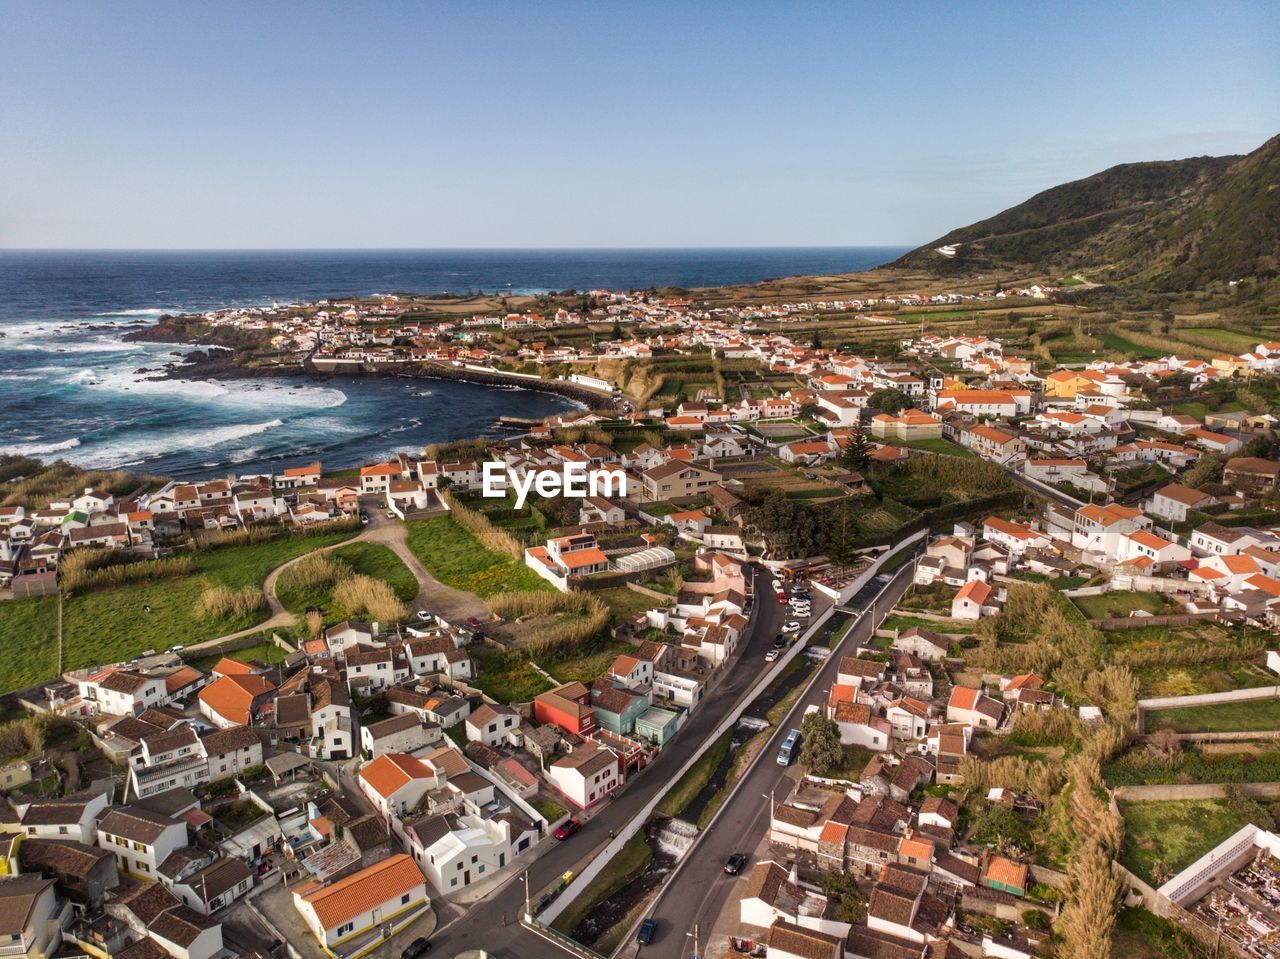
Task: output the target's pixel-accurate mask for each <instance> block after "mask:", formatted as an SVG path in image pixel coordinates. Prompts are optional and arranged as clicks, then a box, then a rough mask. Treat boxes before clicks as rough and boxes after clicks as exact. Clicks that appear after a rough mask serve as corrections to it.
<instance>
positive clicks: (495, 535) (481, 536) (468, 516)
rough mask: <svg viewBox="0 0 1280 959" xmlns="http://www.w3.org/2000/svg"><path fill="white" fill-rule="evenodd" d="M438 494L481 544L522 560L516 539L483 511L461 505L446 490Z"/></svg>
mask: <svg viewBox="0 0 1280 959" xmlns="http://www.w3.org/2000/svg"><path fill="white" fill-rule="evenodd" d="M440 495H441V497H442V498H443V499H444V501H445V503H447V504H448V506H449V509H450V510H451V511H452V513H453V518H454V521H455V522H456V523H457V524H458V525H459V526H461V527H462V528H463V529H465V530H466V531H467V532H468V533H470V534H471V535H472V536H474V537H475V538H476V540H477V541H478V542H479V543H480V545H481V546H483V547H484V548H485V549H487V550H492V551H493V552H495V553H499V554H502V555H504V556H510V557H511V558H512V559H514V560H517V561H519V562H523V561H524V547H523V546H522V545H521V544H520V541H519V540H518V539H516V538H515V537H514V536H512V535H511V534H510V533H509V532H507V531H506V530H505V529H499V528H498V527H496V526H494V525H493V523H491V522H489V517H487V516H485V515H484V514H483V513H480V512H477V511H476V510H473V509H470V508H468V507H466V506H463V505H462V503H460V502H458V499H457V497H456V496H453V495H451V494H450V493H448V492H443V493H441V494H440Z"/></svg>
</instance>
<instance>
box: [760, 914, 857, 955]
mask: <svg viewBox="0 0 1280 959" xmlns="http://www.w3.org/2000/svg"><path fill="white" fill-rule="evenodd" d="M765 942H766V944H767V945H768V949H769V951H770V952H774V951H775V950H777V951H780V952H785V953H789V954H790V955H793V956H801V957H802V959H842V957H843V955H844V942H843V941H842V940H840V939H838V938H836V937H835V936H829V935H827V934H826V933H823V932H817V931H815V930H813V929H805V928H804V927H803V926H797V925H794V924H792V923H789V922H787V921H786V920H785V919H778V920H775V921H774V923H773V925H772V926H770V927H769V932H768V934H767V936H766V938H765Z"/></svg>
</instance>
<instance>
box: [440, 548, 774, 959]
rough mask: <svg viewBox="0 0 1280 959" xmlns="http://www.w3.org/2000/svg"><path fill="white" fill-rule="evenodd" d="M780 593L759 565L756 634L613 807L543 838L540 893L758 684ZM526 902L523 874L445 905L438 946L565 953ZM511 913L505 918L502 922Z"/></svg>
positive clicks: (666, 782) (443, 952)
mask: <svg viewBox="0 0 1280 959" xmlns="http://www.w3.org/2000/svg"><path fill="white" fill-rule="evenodd" d="M773 593H774V587H773V583H772V580H771V578H770V577H769V576H768V575H767V574H766V573H764V572H762V571H760V572H757V574H756V583H755V594H756V597H757V599H756V605H755V611H754V613H753V618H752V620H751V625H750V626H749V628H748V635H747V638H746V641H745V642H743V643H742V644H741V645H740V646H739V647H738V651H737V653H736V654H735V655H736V657H737V658H736V659H735V660H733V661H731V662H729V663H726V664H724V666H722V667H721V670H722V672H723V675H724V678H723V679H721V681H720V683H719V685H717V686H716V687H715V689H713V690H712V691H711V692H709V693H708V694H707V695H706V696H705V697H704V698H703V700H702V703H701V704H700V705H699V706H698V707H697V708H696V709H695V710H694V711H693V713H692V714H691V715H690V718H689V721H688V722H687V723H686V724H685V726H684V728H683V729H681V731H680V733H679V735H678V736H677V737H676V739H675V740H674V741H673V742H672V744H671V745H670V746H669V747H668V748H667V749H664V750H662V751H661V752H660V753H659V754H658V758H657V759H655V760H654V761H653V764H652V765H650V766H649V767H648V768H647V769H644V770H642V771H641V772H640V773H638V774H637V775H636V776H635V778H633V779H632V780H631V781H630V782H628V783H627V785H626V787H625V788H624V789H623V790H622V791H621V792H620V793H619V794H618V795H617V797H616V798H615V799H613V800H611V801H610V802H609V804H608V805H607V806H606V807H605V808H603V809H601V810H600V811H599V812H598V813H596V814H595V815H593V816H592V817H591V818H590V819H588V820H586V821H585V822H584V823H583V826H582V829H581V831H580V832H578V833H577V834H576V835H575V836H573V837H572V838H571V839H568V840H566V841H564V842H557V841H556V840H555V839H547V840H546V841H545V842H544V843H542V844H541V845H540V846H539V848H538V854H537V858H535V859H533V860H532V861H531V862H530V863H529V866H528V870H529V889H530V891H531V892H532V893H533V895H535V896H536V895H537V894H538V891H539V890H541V889H542V888H543V887H545V886H547V885H549V884H550V883H551V882H553V881H554V880H555V879H556V878H557V877H558V876H560V875H561V874H562V873H564V872H565V871H566V870H568V869H573V868H576V867H577V865H578V860H579V859H581V858H582V857H583V855H584V854H585V851H586V850H589V849H591V848H592V847H603V846H604V844H605V843H606V842H608V834H609V832H610V830H614V831H617V830H620V829H621V828H622V826H623V824H625V823H627V822H629V821H630V820H631V819H632V818H634V817H635V816H636V815H638V814H639V812H640V811H641V809H643V807H644V806H645V805H646V804H647V803H648V802H649V800H650V799H652V798H653V797H654V795H656V794H658V793H661V792H664V791H665V790H667V789H669V788H670V787H671V786H672V785H673V783H674V782H675V774H676V772H677V771H678V770H679V768H680V766H681V765H683V764H684V762H685V761H686V760H687V759H688V757H689V755H690V754H691V753H692V752H693V751H694V750H695V749H696V748H697V746H698V745H699V744H700V743H702V742H703V740H705V739H706V738H707V737H708V736H710V735H711V734H712V733H713V732H714V731H715V728H716V727H717V726H718V725H719V724H720V722H721V721H722V720H723V719H724V717H725V715H726V714H727V713H728V712H729V711H730V710H731V709H732V708H733V706H734V705H735V704H736V703H737V702H738V700H740V699H742V698H743V697H744V696H745V695H746V694H747V693H748V692H749V691H750V690H751V688H752V687H753V686H754V685H755V684H756V682H757V681H758V680H759V678H760V676H761V674H762V673H763V672H764V671H765V669H766V667H767V666H768V665H769V664H768V663H766V662H765V659H764V656H765V653H766V652H767V651H768V650H769V649H770V648H771V647H772V645H773V639H774V637H775V636H776V635H777V634H778V633H779V632H780V631H781V629H782V624H783V622H784V621H785V619H786V618H787V617H786V616H785V609H786V608H785V607H784V606H782V605H781V604H779V603H778V602H777V601H776V600H775V599H774V597H773ZM523 910H524V882H523V880H522V879H521V878H520V877H519V876H518V875H517V876H513V877H512V878H511V879H510V880H508V881H507V882H506V884H505V885H503V886H502V887H501V888H499V889H498V890H497V891H496V892H494V893H491V894H490V895H489V896H487V897H486V898H485V899H484V900H483V901H482V902H478V903H473V904H470V905H468V906H466V907H465V912H463V913H462V915H461V916H460V917H459V918H456V919H455V918H454V915H456V913H457V912H458V909H457V908H456V907H452V906H451V907H448V908H447V910H446V909H443V908H442V909H441V910H440V912H441V926H440V928H439V929H437V931H436V934H435V935H434V936H432V937H431V942H432V946H433V953H432V954H433V955H436V956H454V955H457V954H458V953H461V952H464V951H466V950H469V949H477V948H482V949H485V950H486V951H488V952H489V953H490V954H492V955H494V956H497V957H500V959H517V957H518V959H541V957H544V956H545V957H553V956H554V957H558V959H563V956H564V955H565V953H564V951H562V950H561V949H559V948H558V947H556V946H554V945H552V944H551V943H549V942H547V941H545V940H544V939H542V938H541V937H539V936H537V935H535V934H534V933H531V932H529V931H528V930H525V929H522V928H521V927H520V926H519V925H517V924H516V919H517V917H518V916H519V915H520V913H521V912H522V911H523ZM504 917H505V919H506V921H507V924H506V925H505V926H504V925H502V919H503V918H504Z"/></svg>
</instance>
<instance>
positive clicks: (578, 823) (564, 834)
mask: <svg viewBox="0 0 1280 959" xmlns="http://www.w3.org/2000/svg"><path fill="white" fill-rule="evenodd" d="M581 828H582V820H580V819H566V820H565V821H564V822H562V823H561V824H560V825H559V826H557V827H556V838H557V839H568V838H569V837H570V836H572V835H573V834H574V833H575V832H577V831H578V830H579V829H581Z"/></svg>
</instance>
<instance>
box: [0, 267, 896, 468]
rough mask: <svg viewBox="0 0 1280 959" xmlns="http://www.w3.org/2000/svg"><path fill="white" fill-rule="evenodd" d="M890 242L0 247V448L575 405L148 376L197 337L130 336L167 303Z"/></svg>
mask: <svg viewBox="0 0 1280 959" xmlns="http://www.w3.org/2000/svg"><path fill="white" fill-rule="evenodd" d="M902 252H904V249H903V248H898V247H849V248H787V249H776V250H768V249H723V250H711V249H705V250H704V249H699V250H387V251H281V252H265V251H263V252H259V251H245V252H233V251H226V252H145V251H136V252H132V251H130V252H126V251H121V252H96V251H94V252H90V251H66V252H62V251H56V252H55V251H4V250H0V453H19V454H25V455H29V456H35V457H39V458H41V459H46V460H52V459H65V460H67V461H68V462H71V463H74V464H76V465H78V466H84V467H92V468H117V467H123V468H128V469H132V470H135V471H139V472H143V471H145V472H152V473H159V474H163V475H168V476H174V477H179V478H196V477H202V476H212V475H221V474H222V473H223V472H227V471H231V470H234V471H235V472H238V473H251V472H257V471H264V472H265V471H268V470H273V469H279V468H281V467H282V466H288V465H295V464H299V463H306V462H310V461H311V460H313V459H321V460H322V461H323V462H324V463H325V465H326V466H327V467H335V468H341V467H346V466H353V465H356V464H359V463H362V462H368V461H371V460H374V459H376V458H379V457H382V456H385V455H387V454H389V453H392V452H394V451H396V450H400V449H413V448H420V447H422V446H423V445H425V444H427V443H431V442H439V441H442V440H450V439H459V438H463V437H468V436H478V435H493V434H494V431H493V429H492V426H493V423H494V421H495V420H496V419H497V417H499V416H501V415H514V416H524V417H543V416H549V415H552V414H554V413H557V412H562V411H566V410H569V409H573V408H574V404H573V403H571V402H570V401H568V400H566V399H564V398H562V397H558V396H552V395H549V394H545V393H540V392H537V391H532V390H511V389H501V388H494V387H487V386H478V385H474V384H467V383H455V382H448V381H441V380H417V381H412V382H406V381H403V380H397V379H391V378H381V377H343V378H301V377H298V378H281V379H278V380H277V379H238V380H222V381H212V380H156V379H152V378H151V377H153V376H154V373H155V371H156V370H157V368H159V367H161V366H163V365H164V364H165V363H169V362H172V361H174V360H176V359H178V358H179V357H181V356H182V355H184V354H185V353H187V352H188V351H189V350H190V349H191V348H190V347H185V346H178V345H166V344H154V343H129V342H125V340H124V339H123V336H124V334H125V333H127V332H129V331H130V330H134V329H137V328H138V327H139V325H142V324H149V323H151V322H154V320H155V319H156V318H157V317H159V316H160V315H162V314H164V313H177V312H191V311H202V310H208V309H216V308H219V307H227V306H240V305H255V304H267V303H270V302H272V301H273V300H275V301H280V302H290V301H299V300H313V299H318V298H321V297H326V296H334V297H340V296H350V295H361V294H372V293H393V292H415V293H425V292H449V293H469V292H486V293H494V292H507V293H513V294H514V293H541V292H547V291H550V290H564V289H569V288H573V289H578V290H587V289H596V288H605V289H613V290H625V289H645V288H648V287H650V286H655V287H663V286H682V287H694V286H715V285H726V284H736V283H749V282H754V281H757V280H762V279H766V278H769V277H777V276H789V275H795V274H820V273H847V272H853V271H857V270H864V269H869V268H871V267H873V266H877V265H879V264H881V263H885V262H888V261H889V260H892V259H894V258H895V257H897V256H898V255H900V254H901V253H902Z"/></svg>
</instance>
